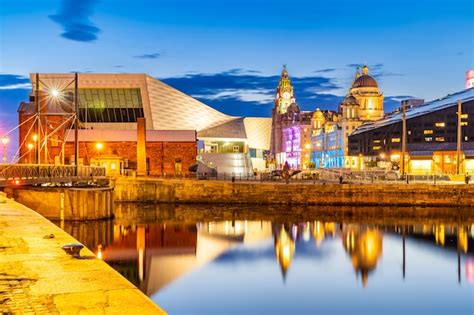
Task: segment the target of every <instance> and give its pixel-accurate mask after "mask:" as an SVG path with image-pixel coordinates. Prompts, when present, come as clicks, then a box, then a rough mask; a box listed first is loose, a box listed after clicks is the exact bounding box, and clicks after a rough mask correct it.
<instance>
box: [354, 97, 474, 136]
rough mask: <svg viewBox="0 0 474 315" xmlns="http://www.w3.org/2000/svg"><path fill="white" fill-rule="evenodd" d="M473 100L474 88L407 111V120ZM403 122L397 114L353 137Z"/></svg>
mask: <svg viewBox="0 0 474 315" xmlns="http://www.w3.org/2000/svg"><path fill="white" fill-rule="evenodd" d="M472 100H474V88H470V89H467V90H463V91H460V92H457V93H454V94H448V95H447V96H445V97H443V98H440V99H437V100H434V101H431V102H428V103H425V104H423V105H420V106H417V107H414V108H411V109H407V111H406V119H407V120H409V119H411V118H415V117H418V116H422V115H425V114H427V113H431V112H435V111H438V110H442V109H445V108H448V107H451V106H453V105H456V104H457V102H458V101H461V102H462V103H465V102H468V101H472ZM401 120H402V113H401V112H397V113H394V114H391V115H389V116H387V117H385V118H383V119H381V120H377V121H374V122H371V123H367V124H363V125H361V126H360V127H359V128H357V129H356V130H354V132H353V133H352V134H351V135H357V134H360V133H364V132H366V131H370V130H373V129H377V128H380V127H383V126H387V125H391V124H395V123H398V122H400V121H401Z"/></svg>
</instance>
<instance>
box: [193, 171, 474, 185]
mask: <svg viewBox="0 0 474 315" xmlns="http://www.w3.org/2000/svg"><path fill="white" fill-rule="evenodd" d="M461 177H462V178H461V179H454V178H453V177H452V176H450V175H449V174H434V175H433V174H426V175H413V174H409V175H405V176H401V175H400V174H399V172H398V171H391V170H364V171H351V170H349V169H317V170H307V171H303V172H301V173H298V174H296V175H294V176H292V177H291V178H290V179H289V180H288V181H287V180H286V179H285V178H283V177H281V176H277V175H275V172H270V171H268V172H264V173H258V174H254V173H248V174H246V173H218V174H217V176H216V175H214V176H212V175H210V174H207V173H197V174H196V178H197V179H200V180H206V179H209V180H224V181H260V182H306V183H314V184H316V183H324V182H328V183H329V182H334V183H353V184H371V183H384V184H390V183H393V184H395V183H406V184H410V183H427V184H437V183H459V182H464V176H461ZM470 182H473V181H470Z"/></svg>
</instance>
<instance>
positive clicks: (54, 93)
mask: <svg viewBox="0 0 474 315" xmlns="http://www.w3.org/2000/svg"><path fill="white" fill-rule="evenodd" d="M59 94H60V93H59V91H58V90H57V89H52V90H51V96H53V97H58V96H59Z"/></svg>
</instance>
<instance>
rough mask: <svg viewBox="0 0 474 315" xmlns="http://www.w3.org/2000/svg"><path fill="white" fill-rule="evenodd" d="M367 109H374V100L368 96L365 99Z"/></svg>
mask: <svg viewBox="0 0 474 315" xmlns="http://www.w3.org/2000/svg"><path fill="white" fill-rule="evenodd" d="M367 109H369V110H372V109H374V100H373V99H371V98H369V99H368V101H367Z"/></svg>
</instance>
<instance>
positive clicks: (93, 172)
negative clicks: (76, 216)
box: [0, 164, 105, 187]
mask: <svg viewBox="0 0 474 315" xmlns="http://www.w3.org/2000/svg"><path fill="white" fill-rule="evenodd" d="M103 177H105V168H104V167H96V166H78V167H77V174H76V167H75V166H74V165H49V164H0V187H5V186H19V185H31V184H45V183H64V182H75V181H84V180H92V179H94V178H103Z"/></svg>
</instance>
